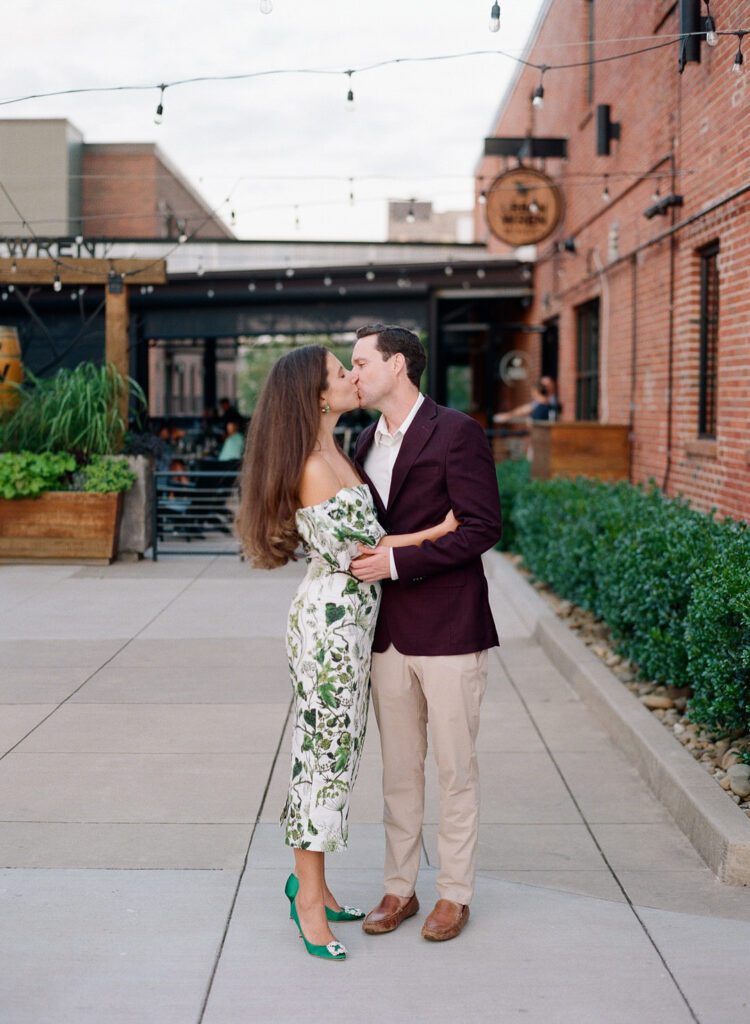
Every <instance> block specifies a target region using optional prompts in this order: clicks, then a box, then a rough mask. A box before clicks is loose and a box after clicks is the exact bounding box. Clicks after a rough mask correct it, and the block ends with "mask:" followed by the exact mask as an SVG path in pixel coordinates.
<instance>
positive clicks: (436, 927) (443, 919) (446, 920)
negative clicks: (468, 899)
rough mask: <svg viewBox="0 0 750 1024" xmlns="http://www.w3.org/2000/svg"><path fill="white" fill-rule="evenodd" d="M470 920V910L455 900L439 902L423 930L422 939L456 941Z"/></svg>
mask: <svg viewBox="0 0 750 1024" xmlns="http://www.w3.org/2000/svg"><path fill="white" fill-rule="evenodd" d="M468 920H469V908H468V907H467V906H465V905H464V904H463V903H454V902H453V900H438V901H437V903H436V904H435V906H434V908H433V911H432V913H431V914H430V916H429V917H428V918H427V920H426V921H425V923H424V927H423V928H422V938H423V939H429V940H430V942H446V941H447V940H448V939H455V937H456V936H457V935H460V934H461V932H462V931H463V927H464V925H465V924H466V922H467V921H468Z"/></svg>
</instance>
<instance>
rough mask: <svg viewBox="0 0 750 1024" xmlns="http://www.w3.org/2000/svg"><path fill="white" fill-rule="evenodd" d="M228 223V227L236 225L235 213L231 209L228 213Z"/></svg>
mask: <svg viewBox="0 0 750 1024" xmlns="http://www.w3.org/2000/svg"><path fill="white" fill-rule="evenodd" d="M229 224H230V227H233V228H234V227H237V214H236V212H235V211H234V210H231V211H230V213H229Z"/></svg>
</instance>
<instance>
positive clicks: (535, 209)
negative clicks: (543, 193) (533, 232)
mask: <svg viewBox="0 0 750 1024" xmlns="http://www.w3.org/2000/svg"><path fill="white" fill-rule="evenodd" d="M529 213H531V214H533V215H536V214H537V213H539V203H538V202H537V201H536V199H532V200H531V202H530V203H529Z"/></svg>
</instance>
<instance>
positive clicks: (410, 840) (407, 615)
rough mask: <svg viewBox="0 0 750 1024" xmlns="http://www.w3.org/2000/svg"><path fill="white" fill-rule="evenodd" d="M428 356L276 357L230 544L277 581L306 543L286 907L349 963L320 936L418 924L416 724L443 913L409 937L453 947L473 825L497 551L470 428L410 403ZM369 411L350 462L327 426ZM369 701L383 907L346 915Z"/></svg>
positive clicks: (464, 908)
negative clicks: (487, 555)
mask: <svg viewBox="0 0 750 1024" xmlns="http://www.w3.org/2000/svg"><path fill="white" fill-rule="evenodd" d="M425 363H426V357H425V351H424V348H423V346H422V344H421V342H420V340H419V338H418V337H417V336H416V335H415V334H413V333H412V332H411V331H409V330H406V329H405V328H403V327H397V326H392V325H386V324H371V325H368V326H365V327H361V328H360V329H359V330H358V331H357V341H356V344H355V346H354V350H353V352H352V369H351V370H347V369H346V368H345V367H344V366H343V365H342V363H341V362H340V361H339V360H338V359H337V358H336V356H334V355H333V353H332V352H329V351H328V350H327V349H326V348H324V347H323V346H320V345H307V346H304V347H302V348H298V349H294V350H292V351H291V352H289V353H287V354H286V355H284V356H282V357H281V358H280V359H279V360H278V361H277V362H276V363H275V364H274V366H273V368H272V369H271V372H270V374H269V376H268V378H267V380H266V383H265V385H264V387H263V390H262V393H261V395H260V397H259V400H258V405H257V408H256V411H255V414H254V415H253V418H252V425H251V433H250V438H249V443H248V446H247V450H246V452H245V457H244V462H243V466H242V471H241V500H240V507H239V511H238V520H237V527H238V534H239V537H240V541H241V545H242V548H243V550H244V552H245V554H246V555H247V557H248V558H249V559H250V560H251V561H252V563H253V564H254V565H255V566H257V567H261V568H267V569H272V568H275V567H277V566H281V565H284V564H285V563H286V562H288V561H290V560H292V559H294V557H295V554H294V553H295V550H296V549H297V547H298V545H299V544H300V542H301V543H302V545H303V547H304V550H305V554H306V556H307V573H306V575H305V577H304V579H303V580H302V583H301V584H300V586H299V588H298V590H297V592H296V594H295V597H294V599H293V601H292V605H291V608H290V611H289V620H288V626H287V633H286V646H287V654H288V659H289V668H290V673H291V681H292V687H293V691H294V709H293V716H294V718H293V725H294V730H293V735H292V752H291V755H292V756H291V771H290V780H289V791H288V795H287V799H286V803H285V805H284V809H283V811H282V815H281V822H282V825H283V826H284V830H285V841H286V844H287V845H288V846H291V847H292V848H293V850H294V871H293V873H292V874H290V876H289V878H288V879H287V883H286V887H285V892H286V896H287V897H288V899H289V902H290V912H291V917H292V919H293V921H294V922H295V924H296V926H297V928H298V930H299V933H300V935H301V936H302V938H303V939H304V943H305V947H306V948H307V951H308V952H309V953H310V954H312V955H313V956H317V957H321V958H323V959H326V960H344V959H346V956H347V951H346V949H345V947H344V946H343V944H342V943H341V942H339V941H338V940H337V938H336V937H335V935H334V934H333V932H332V930H331V925H332V924H334V923H339V922H344V921H354V920H362V919H363V918H364V920H363V922H362V927H363V928H364V930H365V932H367V933H368V934H369V935H379V934H383V933H386V932H392V931H394V930H395V929H396V928H398V927H399V925H400V924H401V923H402V922H403V921H404V920H406V919H407V918H409V917H412V916H413V915H414V914H416V913H417V912H418V910H419V902H418V900H417V897H416V893H415V887H416V882H417V875H418V872H419V862H420V848H421V842H422V820H423V816H424V762H425V755H426V752H427V722H428V720H429V723H430V738H431V745H432V748H433V754H434V757H435V761H436V764H437V772H438V780H439V793H440V824H439V831H438V856H439V861H440V867H439V872H438V876H437V895H438V900H437V902H436V904H435V907H434V909H433V910H432V912H431V913H430V914H429V916H428V917H427V919H426V921H425V923H424V926H423V928H422V936H423V937H424V938H425V939H430V940H432V941H438V942H439V941H444V940H447V939H452V938H455V937H456V936H457V935H459V933H460V932H461V931H462V929H463V927H464V925H465V924H466V922H467V920H468V918H469V905H470V903H471V899H472V895H473V889H474V874H475V861H476V845H477V831H478V825H479V776H478V768H477V755H476V737H477V732H478V729H479V710H480V705H481V702H482V697H483V694H484V691H485V688H486V685H487V652H488V649H489V648H491V647H494V646H496V645H497V643H498V638H497V632H496V630H495V624H494V622H493V619H492V613H491V611H490V605H489V599H488V588H487V580H486V578H485V575H484V570H483V567H482V560H481V556H482V554H483V552H485V551H487V550H488V549H489V548H491V547H493V546H494V544H495V543H496V542H497V541H498V539H499V538H500V535H501V532H502V521H501V513H500V500H499V496H498V489H497V482H496V477H495V466H494V461H493V458H492V453H491V451H490V446H489V444H488V441H487V438H486V437H485V434H484V431H483V430H482V428H481V427H480V426H479V424H478V423H477V422H476V421H475V420H473V419H472V418H471V417H469V416H467V415H465V414H464V413H461V412H458V411H456V410H455V409H448V408H445V407H443V406H440V405H437V404H436V403H435V402H434V401H433V400H432V399H431V398H429V397H427V396H425V395H423V394H421V393H420V390H419V384H420V379H421V377H422V373H423V371H424V368H425ZM360 406H361V407H364V408H367V409H375V410H379V411H380V414H381V415H380V419H379V421H378V422H377V423H373V424H371V425H370V426H368V427H366V428H365V430H363V431H362V433H361V435H360V437H359V440H358V443H357V448H356V452H355V457H354V461H353V462H352V461H351V460H350V459H349V458H348V457H347V455H346V454H345V453H344V452H343V451H342V449H341V448H340V446H339V445H338V444H337V442H336V440H335V437H334V428H335V426H336V422H337V420H338V418H339V417H340V416H341V415H342V414H343V413H345V412H349V411H350V410H352V409H356V408H358V407H360ZM371 689H372V700H373V706H374V709H375V717H376V719H377V723H378V729H379V732H380V743H381V748H382V756H383V821H384V825H385V839H386V852H385V873H384V895H383V898H382V899H381V901H380V903H379V904H378V905H377V906H376V907H375V908H374V909H373V910H371V911H370V912H369V913H368V914H367V915H365V914H364V913H363V912H362V911H360V910H358V909H356V908H353V907H349V906H345V905H344V906H342V905H341V904H340V903H339V902H338V901H337V899H336V897H335V896H334V895H333V893H332V892H331V890H330V889H329V887H328V884H327V882H326V875H325V855H326V853H335V852H338V851H341V850H344V849H345V848H346V845H347V836H348V828H347V819H348V811H349V799H350V796H351V792H352V787H353V786H354V783H355V780H356V777H357V771H358V768H359V763H360V757H361V754H362V746H363V743H364V737H365V727H366V724H367V712H368V706H369V699H370V690H371Z"/></svg>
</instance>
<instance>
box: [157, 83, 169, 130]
mask: <svg viewBox="0 0 750 1024" xmlns="http://www.w3.org/2000/svg"><path fill="white" fill-rule="evenodd" d="M159 88H160V89H161V92H160V93H159V103H158V105H157V107H156V113H155V114H154V124H161V123H162V121H163V120H164V92H165V90H166V88H167V87H166V85H160V86H159Z"/></svg>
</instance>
